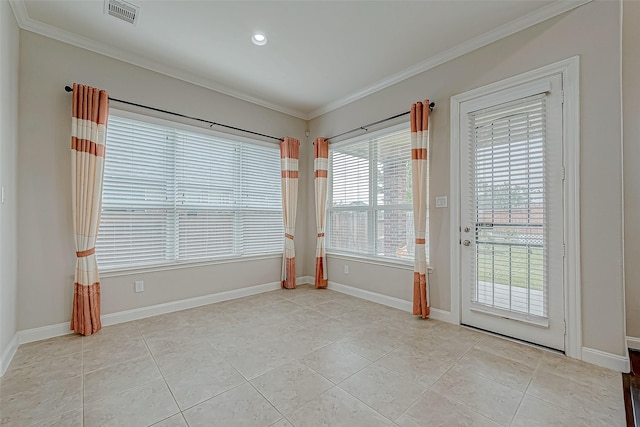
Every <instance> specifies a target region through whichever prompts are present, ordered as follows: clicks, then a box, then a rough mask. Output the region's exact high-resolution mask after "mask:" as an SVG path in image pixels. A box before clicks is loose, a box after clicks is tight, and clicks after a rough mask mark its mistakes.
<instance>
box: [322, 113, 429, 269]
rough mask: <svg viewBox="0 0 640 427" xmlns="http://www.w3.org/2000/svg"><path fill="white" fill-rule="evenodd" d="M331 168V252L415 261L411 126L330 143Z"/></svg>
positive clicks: (329, 233) (329, 227) (329, 240)
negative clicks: (373, 135) (372, 135)
mask: <svg viewBox="0 0 640 427" xmlns="http://www.w3.org/2000/svg"><path fill="white" fill-rule="evenodd" d="M329 169H330V172H329V184H330V185H329V194H330V200H329V215H328V218H329V221H328V227H327V228H328V242H327V247H328V250H329V251H331V252H339V253H352V254H356V255H367V256H375V257H382V258H390V259H395V260H406V261H411V260H413V256H414V241H415V238H414V228H413V205H412V191H411V188H412V187H411V132H410V130H409V126H406V129H404V128H403V129H401V130H391V131H388V132H382V133H381V134H379V136H375V137H372V138H364V139H362V138H360V139H353V140H347V141H344V142H341V143H337V144H331V147H330V152H329ZM427 230H428V227H427ZM427 239H428V234H427ZM427 248H428V244H427Z"/></svg>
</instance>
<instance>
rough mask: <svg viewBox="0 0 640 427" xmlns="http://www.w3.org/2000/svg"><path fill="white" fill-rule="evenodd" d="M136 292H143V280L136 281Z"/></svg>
mask: <svg viewBox="0 0 640 427" xmlns="http://www.w3.org/2000/svg"><path fill="white" fill-rule="evenodd" d="M136 292H144V280H136Z"/></svg>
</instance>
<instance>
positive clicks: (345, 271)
mask: <svg viewBox="0 0 640 427" xmlns="http://www.w3.org/2000/svg"><path fill="white" fill-rule="evenodd" d="M344 274H349V266H348V265H347V264H345V265H344Z"/></svg>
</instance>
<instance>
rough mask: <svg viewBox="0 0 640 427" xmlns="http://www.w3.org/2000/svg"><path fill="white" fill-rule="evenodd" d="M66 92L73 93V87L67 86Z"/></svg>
mask: <svg viewBox="0 0 640 427" xmlns="http://www.w3.org/2000/svg"><path fill="white" fill-rule="evenodd" d="M64 90H66V91H67V92H73V88H72V87H71V86H65V87H64Z"/></svg>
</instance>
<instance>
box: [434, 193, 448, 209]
mask: <svg viewBox="0 0 640 427" xmlns="http://www.w3.org/2000/svg"><path fill="white" fill-rule="evenodd" d="M446 207H447V196H438V197H436V208H446Z"/></svg>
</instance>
